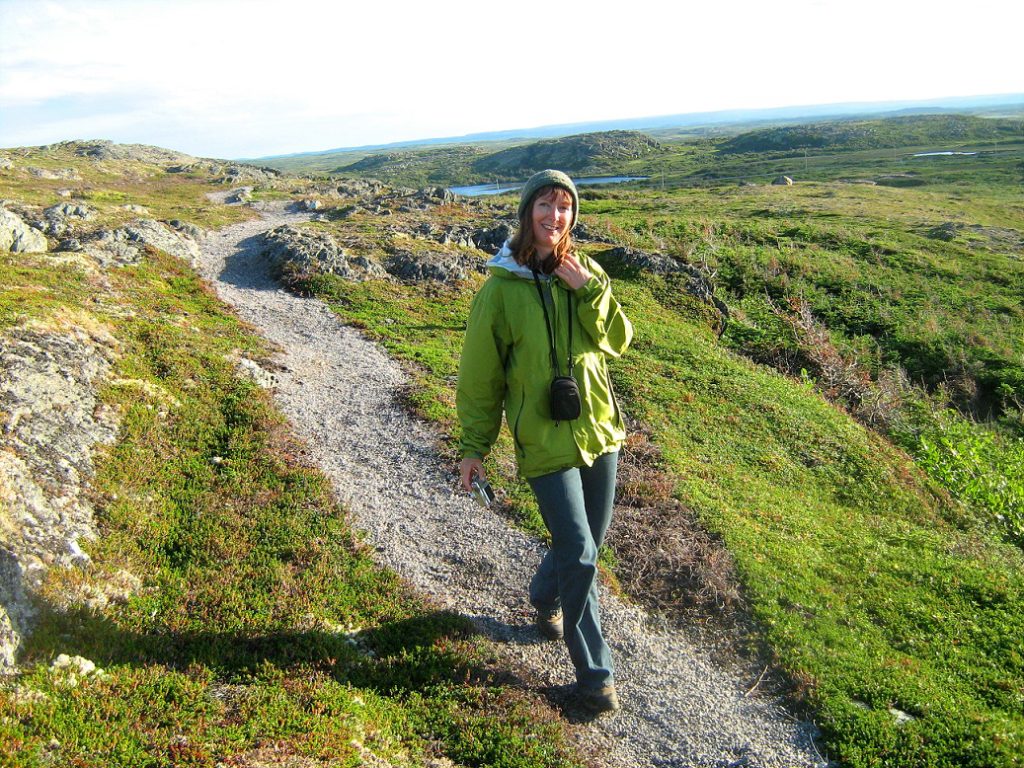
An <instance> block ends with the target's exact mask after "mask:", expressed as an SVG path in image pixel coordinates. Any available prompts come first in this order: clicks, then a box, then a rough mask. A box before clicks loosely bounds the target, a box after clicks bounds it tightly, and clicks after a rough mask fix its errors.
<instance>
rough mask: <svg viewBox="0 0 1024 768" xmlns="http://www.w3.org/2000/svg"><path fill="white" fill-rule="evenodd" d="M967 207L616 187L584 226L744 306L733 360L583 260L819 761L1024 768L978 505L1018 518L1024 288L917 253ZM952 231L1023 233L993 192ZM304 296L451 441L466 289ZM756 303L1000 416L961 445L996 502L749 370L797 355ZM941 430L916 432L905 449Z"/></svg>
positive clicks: (993, 551) (629, 279) (1015, 689)
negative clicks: (620, 324)
mask: <svg viewBox="0 0 1024 768" xmlns="http://www.w3.org/2000/svg"><path fill="white" fill-rule="evenodd" d="M955 195H956V192H955V190H950V189H949V188H946V189H941V190H940V189H932V188H928V189H921V190H919V189H913V190H892V189H889V188H885V187H881V188H879V187H859V186H853V185H833V184H815V185H802V186H798V187H794V188H785V189H781V188H759V189H746V188H716V189H711V190H668V191H666V192H664V193H662V192H660V191H646V192H645V191H627V190H619V189H616V190H614V191H611V190H609V191H606V192H603V193H600V194H597V195H589V196H588V197H587V199H586V200H585V202H584V207H583V215H584V221H585V222H586V223H587V224H588V226H591V227H592V228H593V229H595V230H597V231H599V232H604V233H606V234H607V235H608V236H609V237H611V238H613V239H614V240H616V241H618V242H622V243H626V244H631V245H634V246H639V247H645V248H651V249H656V250H661V251H663V252H668V253H672V254H677V255H679V256H682V257H685V258H687V259H688V260H690V261H691V262H698V263H699V262H701V261H706V262H707V263H708V264H709V265H710V266H711V267H712V268H713V269H716V270H717V271H718V280H717V281H718V282H719V284H720V286H722V289H721V290H720V293H719V295H720V297H721V298H724V299H725V300H726V301H727V302H728V303H729V304H730V306H731V307H733V309H734V317H733V320H732V323H731V324H730V328H729V330H728V332H727V335H726V336H725V337H724V338H723V339H722V341H721V342H719V341H716V338H715V335H714V333H713V331H712V328H711V326H712V325H713V320H714V318H713V317H712V316H711V314H710V313H709V312H708V309H707V308H706V307H705V306H704V305H702V304H699V303H697V302H696V301H695V300H693V299H690V298H688V297H687V296H686V294H685V281H680V280H677V279H667V278H658V277H654V276H649V275H642V274H638V273H636V271H635V270H630V269H629V268H628V266H626V265H623V264H618V263H615V262H614V261H611V260H610V259H609V258H608V254H607V253H606V252H605V251H604V250H603V249H602V248H601V247H599V246H589V248H590V250H591V251H592V253H593V255H595V256H596V257H597V258H598V260H599V261H601V260H603V262H604V263H605V266H606V267H607V268H608V269H609V271H610V272H611V273H612V274H613V276H615V278H616V292H617V294H618V296H619V297H620V300H621V301H622V302H623V305H624V307H625V309H626V312H627V314H628V315H629V316H630V317H631V319H632V320H633V322H634V325H635V327H636V329H637V335H636V339H635V341H634V344H633V346H632V348H631V349H630V350H629V352H628V353H627V355H626V357H625V358H624V359H623V360H621V361H615V363H614V364H613V366H612V370H613V376H614V378H615V382H616V387H617V389H618V391H619V392H620V393H621V395H622V398H621V399H622V400H623V402H624V407H625V408H626V410H627V412H628V413H630V414H632V416H633V417H634V418H636V419H638V420H639V422H640V423H642V424H644V425H646V427H647V428H648V429H649V430H650V432H651V434H652V436H653V439H654V440H655V441H656V443H657V444H658V446H659V448H660V451H661V455H662V457H663V460H664V462H665V464H666V467H667V469H668V471H669V472H670V474H671V476H672V478H673V480H674V488H675V490H674V495H675V497H676V499H677V500H678V501H679V502H680V504H681V506H682V508H683V509H684V510H694V511H695V512H696V513H697V515H698V517H699V519H700V520H701V521H702V522H703V524H704V525H705V526H706V527H707V528H708V529H709V530H710V531H711V532H712V533H713V534H715V535H717V536H719V537H721V538H722V539H723V540H724V542H725V543H726V545H727V547H728V550H729V552H730V554H731V555H732V557H733V559H734V561H735V564H736V569H737V574H738V577H739V579H740V581H741V583H742V586H743V592H744V596H745V599H746V602H747V603H748V605H749V609H750V611H751V614H752V616H753V618H754V620H755V622H756V625H757V626H758V627H759V630H758V632H759V634H758V635H757V638H758V642H759V643H760V648H761V649H762V650H763V651H765V652H767V653H769V654H770V655H771V656H772V657H773V658H774V659H775V660H776V662H777V664H778V665H779V666H780V667H781V668H782V669H783V670H784V671H785V672H786V673H787V674H788V676H789V679H790V681H791V683H792V686H793V692H794V695H796V696H797V697H798V699H800V700H801V701H802V702H803V703H804V704H805V705H806V706H807V708H808V712H809V713H810V715H811V716H812V717H813V718H814V719H815V721H816V722H817V723H818V724H819V726H820V727H821V728H822V730H823V733H824V735H825V745H826V747H827V749H828V751H829V755H830V756H831V757H836V758H839V759H840V760H842V761H844V764H847V765H851V766H882V765H900V766H933V765H934V766H939V765H958V766H959V765H971V766H979V767H980V766H1017V765H1021V758H1020V755H1021V754H1024V717H1022V711H1024V657H1022V654H1021V652H1020V642H1019V639H1020V637H1021V636H1022V635H1024V599H1022V598H1024V552H1022V550H1021V548H1019V547H1017V546H1014V545H1013V543H1012V542H1013V540H1014V536H1013V535H1007V533H1008V531H1007V528H1006V527H1005V526H1000V525H999V524H998V522H997V518H996V514H995V513H994V508H993V504H995V502H992V501H991V498H988V499H987V501H986V500H985V498H984V497H985V496H986V494H987V495H988V496H989V497H991V496H992V495H993V494H995V497H996V498H998V499H1001V500H1003V501H1005V500H1006V499H1009V498H1011V497H1009V496H1008V495H1007V493H1006V488H1008V487H1010V486H1007V485H1005V484H1004V485H1003V486H999V484H1000V482H1002V481H1012V480H1013V478H1014V475H1013V471H1012V470H1013V467H1015V466H1017V465H1016V464H1015V463H1014V462H1015V461H1019V459H1015V458H1014V457H1015V456H1018V454H1015V453H1013V451H1014V448H1013V445H1014V444H1013V443H1012V435H1013V432H1014V429H1015V427H1014V421H1013V418H1014V415H1013V412H1012V410H1013V406H1012V403H1013V398H1014V397H1016V396H1018V395H1019V392H1020V390H1019V389H1018V388H1017V385H1016V384H1015V383H1014V382H1015V381H1016V379H1014V378H1013V376H1014V374H1013V371H1014V370H1015V369H1014V365H1015V364H1019V362H1016V363H1015V361H1019V355H1020V352H1021V348H1020V333H1021V329H1022V328H1024V324H1022V323H1021V320H1024V317H1022V316H1021V314H1020V309H1019V301H1016V299H1018V298H1019V296H1020V295H1021V294H1020V291H1021V289H1022V286H1024V272H1021V270H1020V261H1019V258H1016V257H1015V256H1014V254H1013V253H1012V252H1007V251H1006V250H1005V249H1003V248H1002V247H1001V246H999V245H998V244H997V245H992V246H991V247H988V246H990V245H991V244H988V243H986V247H983V248H980V249H974V248H971V247H970V245H969V244H967V243H963V242H956V241H954V242H952V243H947V242H943V241H938V240H933V239H930V238H928V237H926V236H924V235H923V234H922V233H921V228H922V227H924V226H925V225H926V224H929V225H934V224H937V223H941V222H942V221H945V220H947V218H948V217H949V214H947V213H946V212H945V211H947V210H948V209H949V205H950V199H951V198H952V197H954V196H955ZM1007 206H1009V207H1007ZM956 211H957V215H958V216H959V217H961V219H962V220H963V221H966V222H970V223H978V224H982V225H984V226H988V227H1013V226H1015V227H1017V228H1018V229H1020V228H1021V223H1020V222H1021V215H1020V214H1021V213H1022V210H1021V207H1020V205H1019V201H1018V202H1012V199H1011V197H1010V196H1009V195H1008V194H1007V192H1006V190H996V191H995V192H987V193H985V194H981V193H980V192H979V194H977V195H974V196H972V197H970V199H965V200H964V201H963V205H959V204H958V206H957V208H956ZM339 226H341V227H342V229H344V225H339ZM361 235H362V236H364V237H366V236H368V235H367V233H366V232H365V231H363V232H361ZM307 285H308V287H310V288H312V289H313V290H314V291H316V292H317V293H319V294H320V295H322V296H324V297H325V298H326V299H327V300H328V301H329V302H330V303H331V305H332V306H333V307H334V308H335V310H336V311H337V312H339V314H340V315H341V316H342V317H343V318H345V319H346V320H348V321H349V322H353V323H355V324H358V325H359V326H360V327H363V328H365V329H367V331H368V332H369V333H370V334H371V335H372V336H374V337H375V338H377V339H380V340H381V341H382V342H383V343H384V344H385V346H387V348H388V349H389V351H391V352H392V353H393V354H395V355H397V356H399V357H400V358H402V359H404V360H406V361H408V362H411V363H414V364H415V370H416V371H417V387H418V388H420V387H421V388H422V389H419V391H420V392H421V393H422V397H423V400H424V401H425V402H426V403H428V404H429V407H425V408H423V409H422V412H423V413H424V414H425V415H428V416H432V417H434V418H437V419H438V420H439V421H440V422H441V423H442V424H443V425H445V426H446V428H449V429H451V428H452V425H453V413H452V391H453V383H454V379H453V377H454V374H455V371H456V368H457V355H458V348H459V343H460V337H461V330H462V324H463V323H464V318H465V316H466V313H467V307H468V302H469V299H470V297H471V295H472V292H473V291H474V289H475V287H476V283H475V282H474V283H471V284H467V285H463V286H459V287H458V288H456V289H449V288H443V287H437V286H432V287H430V288H429V289H427V290H422V289H417V288H416V287H414V286H399V285H393V284H383V283H363V284H350V283H346V282H344V281H341V280H338V279H336V278H331V277H323V276H321V277H317V278H314V279H312V280H311V281H310V282H309V283H308V284H307ZM765 294H767V295H768V296H770V297H772V301H773V303H777V304H779V305H782V306H785V299H786V298H787V297H789V296H802V297H804V298H806V300H808V301H809V302H810V303H811V304H812V306H813V307H814V311H815V312H816V314H817V315H818V316H820V318H821V320H822V322H823V323H824V324H825V325H826V326H827V328H828V329H829V331H830V333H831V337H832V339H833V341H834V343H835V344H836V345H837V347H838V348H840V349H841V350H842V351H843V352H844V353H847V354H859V355H861V356H862V361H863V363H864V367H865V370H867V371H868V372H873V373H877V372H879V371H881V370H883V369H884V368H885V367H886V366H887V365H892V364H899V365H904V366H906V367H907V368H908V369H910V370H913V371H914V373H915V375H916V377H917V378H918V380H919V381H921V382H922V383H935V379H934V378H933V379H932V380H931V381H929V380H928V378H927V377H929V376H931V377H940V376H941V374H942V372H944V371H949V370H950V369H951V367H952V366H953V365H954V364H955V363H961V364H962V369H963V370H964V371H967V372H968V373H969V374H971V375H973V376H974V377H975V381H976V382H978V383H979V384H980V385H981V386H980V387H979V388H978V391H979V392H981V393H982V395H983V396H984V397H985V398H987V399H985V400H981V399H979V400H977V401H976V402H975V406H977V405H978V403H984V404H987V405H988V406H989V407H990V412H991V409H993V408H1002V409H1004V410H1003V412H1002V415H1001V416H1000V417H999V419H1000V420H998V421H996V422H993V426H994V427H995V428H996V429H997V432H994V433H992V434H993V435H999V437H998V438H997V437H993V438H992V441H989V442H985V441H986V438H984V437H979V435H980V434H981V432H980V431H979V430H980V429H981V428H980V427H977V428H968V436H967V437H965V436H963V435H960V439H961V440H962V441H964V444H965V445H966V444H967V442H969V441H975V443H976V444H977V445H980V446H981V447H980V448H979V449H978V450H980V451H981V453H980V458H979V459H978V461H979V462H980V463H986V459H987V460H988V461H989V462H991V461H992V460H993V457H994V456H996V457H998V456H1004V455H1005V460H1004V459H999V461H1004V463H1003V464H1002V466H1003V469H1002V470H1001V469H999V467H1000V464H999V462H998V461H997V462H995V463H993V464H990V465H989V466H990V467H991V471H990V475H989V477H988V480H987V481H986V484H984V486H983V489H982V490H981V491H980V496H981V497H982V501H978V500H977V499H976V498H974V497H972V496H971V493H972V491H970V490H967V489H966V488H958V487H957V486H956V484H955V483H953V482H951V481H950V480H949V479H948V476H947V475H949V474H950V472H952V471H953V470H949V472H947V473H946V475H944V474H943V472H945V471H946V470H943V469H939V467H940V466H942V462H941V461H939V460H938V459H936V461H935V462H933V463H932V464H930V463H929V461H927V460H926V459H924V458H923V457H922V459H921V461H920V463H916V462H915V459H914V458H913V456H912V455H911V454H910V453H907V452H905V451H904V449H901V448H900V447H899V445H902V444H904V443H902V442H900V440H899V437H898V436H896V435H894V436H892V437H891V438H889V437H887V436H884V435H880V434H877V433H875V432H872V431H871V430H869V429H867V428H865V427H864V426H862V425H860V424H858V423H857V422H856V421H854V420H853V419H852V418H851V417H850V416H849V415H848V414H847V413H846V412H845V411H844V410H843V409H842V408H838V407H836V406H835V405H833V404H830V403H829V402H827V401H826V400H824V399H823V397H822V396H821V394H820V393H819V392H818V391H817V388H816V386H815V382H814V380H813V378H805V379H804V380H803V381H801V380H800V379H798V378H791V377H787V376H785V375H781V374H780V373H778V372H775V371H773V370H771V369H769V368H766V367H764V366H762V365H759V364H757V363H756V362H753V361H752V360H751V356H752V357H754V358H757V359H765V358H766V357H768V356H769V353H778V352H787V351H791V352H794V353H796V352H798V351H799V349H798V345H797V342H796V340H795V339H793V338H792V337H791V335H790V336H787V335H786V326H785V324H783V323H782V322H780V321H779V320H778V317H777V316H776V315H775V314H774V313H773V312H772V311H771V309H770V307H769V305H768V304H767V303H766V301H765V300H763V299H762V298H761V297H762V296H763V295H765ZM883 320H884V321H885V322H884V324H883V322H882V321H883ZM917 349H934V350H938V352H936V353H935V354H934V355H923V354H918V355H917V356H915V355H914V354H911V352H913V351H914V350H917ZM914 366H916V367H914ZM986 376H993V377H996V380H993V381H991V383H989V380H988V379H986V378H985V377H986ZM954 394H955V393H954ZM954 394H951V397H953V398H954V400H955V399H956V398H955V396H954ZM413 397H414V398H416V397H418V396H417V395H415V394H414V396H413ZM1000 398H1004V399H1000ZM959 404H960V405H961V406H962V407H965V408H966V407H970V406H971V403H970V402H967V401H965V400H963V399H961V400H960V401H959ZM993 415H995V414H993ZM931 423H932V422H930V421H927V420H925V421H922V422H918V423H917V426H916V428H915V429H916V431H912V432H911V433H909V434H908V436H907V438H906V442H905V444H906V445H907V448H908V449H912V447H913V445H916V444H918V443H916V441H918V439H919V438H920V436H921V435H924V434H925V433H924V432H922V431H921V430H922V424H924V425H927V424H931ZM958 434H959V433H958ZM503 435H504V432H503ZM503 439H504V438H503ZM893 440H895V441H896V443H894V442H892V441H893ZM925 440H927V437H925ZM1007 440H1010V441H1011V442H1006V441H1007ZM977 441H981V442H980V443H979V442H977ZM944 445H945V446H946V448H947V457H946V458H948V453H949V450H948V449H949V445H948V444H944ZM1000 451H1005V454H1004V453H1000ZM491 461H492V462H493V463H494V464H495V470H494V471H495V472H496V473H497V476H498V477H499V481H498V483H499V485H500V486H502V487H507V488H508V489H509V492H510V494H512V495H513V497H514V499H515V502H514V506H515V507H516V508H517V509H519V508H521V509H528V508H529V500H528V496H526V495H524V494H522V492H521V490H522V489H521V486H520V485H518V484H517V483H516V482H515V481H514V479H513V478H514V469H513V464H512V459H511V452H510V451H508V448H507V445H506V444H504V443H502V442H499V445H498V446H497V448H496V450H495V452H494V454H493V456H492V458H491ZM933 464H934V466H933ZM987 468H988V467H987ZM1017 482H1019V480H1018V481H1017ZM993 489H995V490H993ZM1000 494H1002V495H1000ZM986 503H987V504H988V506H989V508H986V507H985V504H986ZM524 519H526V520H529V519H530V517H529V514H528V513H526V514H525V515H524ZM610 561H611V562H614V561H615V558H614V557H612V558H610ZM896 712H899V713H905V714H906V715H907V716H908V717H909V719H906V720H905V721H902V720H897V717H896V715H895V714H894V713H896ZM901 717H902V715H901Z"/></svg>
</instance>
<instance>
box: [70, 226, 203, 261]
mask: <svg viewBox="0 0 1024 768" xmlns="http://www.w3.org/2000/svg"><path fill="white" fill-rule="evenodd" d="M146 246H151V247H153V248H158V249H160V250H161V251H164V252H165V253H169V254H171V255H172V256H177V257H178V258H179V259H184V260H185V261H188V262H189V263H190V264H192V265H195V264H196V263H197V261H198V258H199V246H198V245H196V242H195V241H194V240H193V239H192V238H191V237H188V236H187V235H185V234H183V233H181V232H177V231H174V230H171V229H168V228H167V227H166V226H164V225H163V224H161V223H160V222H159V221H154V220H153V219H138V220H136V221H134V222H132V223H131V224H129V225H127V226H125V227H121V228H119V229H115V230H101V231H100V232H98V233H97V234H96V235H94V236H93V238H92V239H91V240H90V241H89V242H87V243H86V244H85V245H84V249H85V252H86V253H88V254H89V255H90V256H92V257H93V258H94V259H96V260H97V261H99V263H100V264H101V265H102V266H104V267H111V266H114V267H117V266H127V265H129V264H137V263H138V262H139V261H140V260H141V259H142V256H143V254H144V253H145V248H146Z"/></svg>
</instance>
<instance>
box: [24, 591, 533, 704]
mask: <svg viewBox="0 0 1024 768" xmlns="http://www.w3.org/2000/svg"><path fill="white" fill-rule="evenodd" d="M38 610H39V614H38V618H39V621H38V624H37V629H36V631H35V632H34V633H33V635H32V636H31V637H30V638H29V640H28V641H27V642H26V647H25V651H24V654H23V658H22V659H20V663H21V664H22V665H26V666H28V665H32V664H49V663H50V662H51V660H52V659H54V658H55V657H56V656H58V655H59V654H62V653H64V654H68V655H78V656H83V657H85V658H88V659H90V660H92V661H93V662H95V663H96V665H97V666H100V667H113V666H121V665H130V666H131V665H134V666H151V665H159V666H165V667H169V668H172V669H178V670H185V669H188V668H189V667H194V666H199V667H203V668H206V669H208V670H209V671H210V672H212V673H213V675H214V676H215V677H217V678H218V679H220V680H231V681H244V680H246V679H250V678H265V677H267V675H268V674H273V673H274V671H275V670H276V671H280V672H288V671H289V670H302V671H303V672H306V671H309V670H317V671H321V672H324V673H327V674H329V675H331V676H332V677H334V678H335V679H337V680H338V681H339V682H344V683H349V684H351V685H353V686H356V687H359V688H368V689H373V690H376V691H379V692H382V693H392V694H395V693H399V694H402V693H408V692H413V691H422V690H424V689H426V688H429V687H431V686H435V685H438V684H446V683H454V684H460V683H466V682H470V681H481V680H487V681H488V682H492V683H494V682H500V683H502V684H509V685H517V686H522V685H524V683H523V681H521V680H519V679H518V678H517V677H516V676H515V675H512V674H510V673H507V672H505V671H502V672H500V673H498V674H497V675H496V674H495V671H494V670H489V669H485V666H486V661H485V660H484V659H483V657H482V655H481V654H480V652H479V651H477V650H475V649H474V644H473V642H472V640H473V638H474V637H475V636H477V634H478V633H477V631H476V630H475V629H474V627H473V625H472V624H471V623H470V622H469V620H467V619H466V618H464V617H462V616H460V615H458V614H455V613H451V612H448V611H434V612H430V613H426V614H423V615H419V616H413V617H410V618H406V619H401V620H398V621H393V622H390V623H388V624H384V625H382V626H379V627H375V628H372V629H366V630H353V631H346V630H339V631H330V630H325V629H312V630H305V631H292V630H287V629H286V630H280V631H268V632H260V631H253V632H223V633H221V632H212V631H210V632H208V631H199V632H188V631H185V632H179V631H171V630H168V629H166V628H161V627H155V628H154V629H152V630H151V631H142V632H140V631H133V630H126V629H124V628H122V627H121V626H119V625H118V624H117V623H116V622H115V621H113V620H112V619H110V618H107V617H105V616H100V615H97V614H95V613H93V612H91V611H87V610H84V609H82V610H75V611H69V612H61V611H58V610H55V609H54V608H53V607H52V606H48V605H41V606H39V609H38ZM496 677H500V678H501V679H500V681H499V680H497V679H496Z"/></svg>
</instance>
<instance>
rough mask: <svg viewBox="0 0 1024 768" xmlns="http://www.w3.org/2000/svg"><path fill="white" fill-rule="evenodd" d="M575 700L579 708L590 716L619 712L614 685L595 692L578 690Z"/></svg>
mask: <svg viewBox="0 0 1024 768" xmlns="http://www.w3.org/2000/svg"><path fill="white" fill-rule="evenodd" d="M577 698H578V700H579V703H580V706H581V707H583V708H584V709H585V710H587V711H588V712H590V713H591V714H595V715H600V714H603V713H605V712H618V711H619V696H618V694H617V693H616V692H615V684H614V683H612V684H610V685H606V686H604V687H602V688H598V689H597V690H595V691H587V690H583V689H579V690H578V692H577Z"/></svg>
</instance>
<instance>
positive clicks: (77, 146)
mask: <svg viewBox="0 0 1024 768" xmlns="http://www.w3.org/2000/svg"><path fill="white" fill-rule="evenodd" d="M49 148H54V149H71V150H73V151H74V153H75V154H76V155H78V156H79V157H91V158H93V159H95V160H135V161H137V162H140V163H149V164H151V165H167V164H169V163H181V164H187V163H192V162H194V161H195V158H194V157H192V156H191V155H186V154H185V153H184V152H175V151H174V150H171V149H164V148H163V147H153V146H150V145H148V144H115V143H114V142H112V141H108V140H106V139H96V140H92V141H65V142H62V143H60V144H51V145H50V147H47V149H49Z"/></svg>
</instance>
